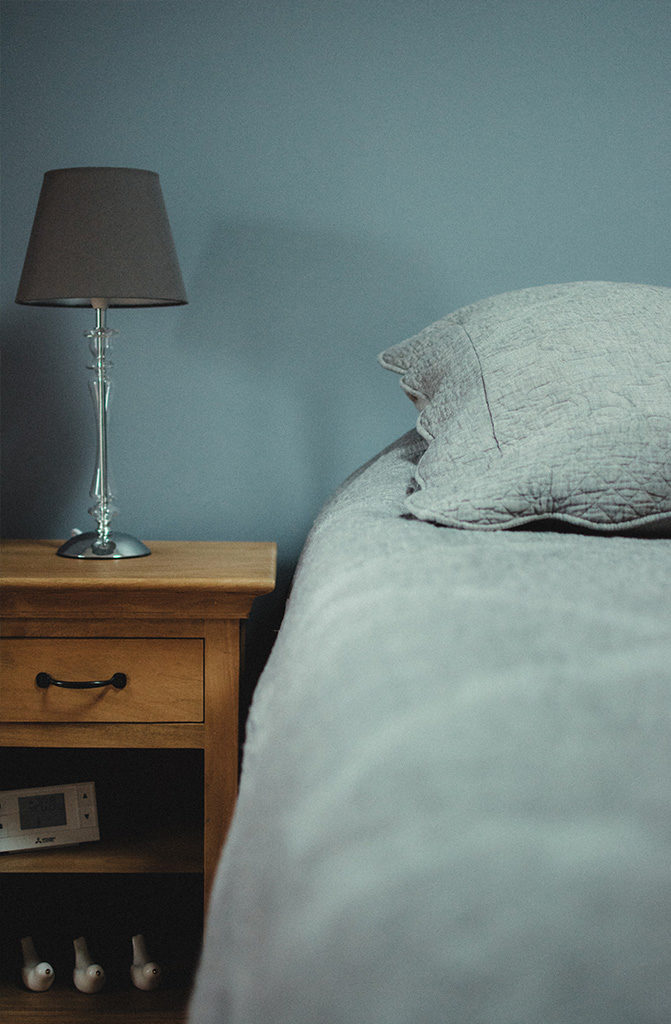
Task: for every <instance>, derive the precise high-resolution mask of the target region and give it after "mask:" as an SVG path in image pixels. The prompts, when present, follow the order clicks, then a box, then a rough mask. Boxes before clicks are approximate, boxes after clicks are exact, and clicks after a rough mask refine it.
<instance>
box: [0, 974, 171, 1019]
mask: <svg viewBox="0 0 671 1024" xmlns="http://www.w3.org/2000/svg"><path fill="white" fill-rule="evenodd" d="M188 998H189V992H188V989H181V990H180V989H174V988H165V989H158V990H157V991H156V992H140V991H138V990H137V989H135V988H130V989H126V990H123V991H121V990H120V991H113V990H110V991H105V990H103V991H102V992H98V993H97V994H96V995H85V994H84V993H82V992H77V991H76V989H72V990H68V989H66V988H60V987H59V986H58V983H57V982H56V983H55V984H54V987H53V988H51V989H49V990H48V991H47V992H29V991H28V990H27V989H24V988H19V987H18V986H15V985H11V984H6V985H0V1020H2V1021H7V1022H10V1021H11V1024H72V1021H87V1024H103V1022H105V1021H109V1022H110V1024H121V1022H122V1021H123V1024H133V1022H136V1024H184V1022H185V1021H186V1011H187V1003H188Z"/></svg>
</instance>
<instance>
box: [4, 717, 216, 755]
mask: <svg viewBox="0 0 671 1024" xmlns="http://www.w3.org/2000/svg"><path fill="white" fill-rule="evenodd" d="M204 746H205V725H204V724H203V723H202V722H189V723H183V722H176V723H175V722H161V723H155V722H151V723H149V724H147V723H144V722H131V723H127V722H122V723H119V722H109V723H89V722H79V723H71V722H44V723H36V722H12V723H9V724H7V725H2V726H0V747H73V748H79V747H84V748H86V747H109V748H115V747H116V748H117V749H123V748H137V749H140V750H149V749H152V748H157V749H169V748H174V749H199V748H203V747H204Z"/></svg>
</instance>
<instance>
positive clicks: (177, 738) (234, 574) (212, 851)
mask: <svg viewBox="0 0 671 1024" xmlns="http://www.w3.org/2000/svg"><path fill="white" fill-rule="evenodd" d="M150 547H151V551H152V554H151V555H150V556H149V557H147V558H133V559H123V560H118V561H89V560H74V559H65V558H58V557H56V554H55V551H56V548H57V544H56V542H51V541H6V542H4V543H3V544H2V547H1V548H0V551H1V553H2V571H3V577H4V581H3V586H2V594H3V604H2V640H1V641H0V657H1V660H0V669H1V673H2V674H1V676H0V748H2V749H0V789H18V788H23V787H29V786H44V785H51V784H55V785H61V784H64V783H66V782H77V781H79V782H84V781H90V780H93V781H94V782H95V784H96V790H97V798H98V815H99V821H100V834H101V838H100V841H99V842H93V843H85V844H82V845H80V846H69V847H67V846H63V847H60V848H54V849H50V850H30V851H27V852H16V853H0V905H1V906H2V915H1V924H0V931H1V932H2V935H1V937H0V954H1V955H0V1020H3V1021H4V1020H7V1021H8V1022H9V1021H12V1024H15V1022H16V1024H18V1022H20V1021H23V1022H28V1021H30V1022H31V1024H33V1022H34V1021H36V1020H39V1021H40V1022H45V1024H46V1022H56V1021H60V1022H65V1021H67V1022H74V1021H80V1020H81V1021H96V1022H98V1021H100V1022H104V1021H116V1022H120V1021H122V1020H123V1021H142V1022H145V1024H149V1022H152V1024H154V1022H159V1021H160V1022H161V1024H168V1022H176V1021H182V1020H183V1019H184V1008H185V1004H186V999H187V996H188V991H189V986H190V983H191V978H192V970H193V966H194V964H195V962H196V959H197V955H198V951H199V943H200V937H201V934H202V922H203V900H205V901H206V899H207V894H208V892H209V889H210V886H211V884H212V879H213V873H214V870H215V867H216V864H217V860H218V856H219V851H220V849H221V845H222V842H223V839H224V837H225V834H226V830H227V828H228V824H229V822H230V818H231V815H232V812H233V808H234V804H235V798H236V792H237V771H238V718H237V704H238V677H239V668H240V624H241V622H242V621H243V620H244V619H246V618H247V616H248V615H249V611H250V608H251V605H252V602H253V600H254V598H255V597H257V596H258V595H260V594H264V593H268V592H269V591H271V590H272V589H273V587H274V585H275V557H276V550H275V545H274V544H269V543H224V542H221V543H220V542H172V541H154V542H151V543H150ZM40 672H47V673H50V675H51V676H52V677H54V678H55V679H57V680H64V681H83V680H95V681H104V680H107V679H110V678H111V677H112V676H113V675H114V673H124V674H125V675H126V677H127V685H126V686H125V687H123V688H122V689H117V688H115V687H114V686H111V685H108V686H104V687H102V688H98V689H88V690H86V689H84V690H82V689H64V688H61V687H57V686H53V685H50V686H48V687H47V688H46V689H44V688H41V687H39V686H38V685H37V684H36V676H37V674H38V673H40ZM85 930H88V932H89V935H87V938H89V945H90V946H92V947H93V948H92V953H94V955H95V957H96V959H98V960H99V961H100V962H101V963H103V966H105V967H106V969H107V973H108V975H109V977H108V982H107V984H106V987H105V989H104V990H103V991H102V992H101V993H98V994H96V995H83V994H82V993H79V992H77V991H76V989H74V987H73V984H72V964H73V950H72V941H73V939H75V938H77V937H78V935H80V934H86V932H85ZM138 931H143V932H144V933H145V934H146V936H147V941H148V943H149V944H150V946H151V947H153V949H152V950H151V952H152V955H153V956H154V957H155V958H156V959H157V960H160V959H163V960H164V962H165V964H166V968H167V970H166V983H165V986H164V987H163V988H162V989H159V990H157V991H156V992H141V991H138V990H137V989H134V988H133V987H132V985H131V984H130V978H129V966H130V959H131V957H130V950H131V945H130V940H131V934H132V933H133V932H135V933H137V932H138ZM31 933H32V935H33V938H34V939H35V942H36V945H37V947H38V952H39V954H40V956H42V957H44V958H45V959H47V960H50V961H51V962H52V963H53V965H54V967H55V969H56V981H55V983H54V985H53V987H52V988H51V989H50V990H49V991H47V992H40V993H32V992H28V991H27V990H26V989H25V988H23V987H22V985H21V982H20V978H19V977H18V976H17V974H16V964H17V960H18V958H17V948H18V944H19V940H20V939H21V937H22V936H23V935H24V934H31ZM105 958H107V963H106V962H105Z"/></svg>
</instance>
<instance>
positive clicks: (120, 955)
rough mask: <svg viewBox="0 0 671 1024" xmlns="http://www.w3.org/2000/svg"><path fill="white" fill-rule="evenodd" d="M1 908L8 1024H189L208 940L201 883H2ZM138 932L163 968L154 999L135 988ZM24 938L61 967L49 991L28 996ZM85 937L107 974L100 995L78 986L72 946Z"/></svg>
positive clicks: (102, 879)
mask: <svg viewBox="0 0 671 1024" xmlns="http://www.w3.org/2000/svg"><path fill="white" fill-rule="evenodd" d="M0 906H1V907H2V930H1V934H0V1021H2V1022H3V1024H4V1022H5V1021H7V1024H10V1022H11V1024H14V1022H15V1021H17V1022H18V1021H26V1022H28V1021H30V1022H35V1024H38V1022H42V1021H50V1020H54V1021H68V1022H69V1024H71V1022H73V1021H87V1022H88V1024H94V1022H96V1024H97V1022H98V1021H106V1020H108V1019H110V1020H121V1019H124V1020H125V1019H128V1020H130V1021H133V1020H135V1019H136V1017H137V1019H138V1020H139V1021H146V1022H147V1024H149V1022H152V1021H154V1020H157V1021H161V1024H163V1022H164V1021H165V1022H170V1024H172V1022H173V1021H181V1020H182V1019H183V1011H184V1007H185V1005H186V1002H187V998H188V992H189V990H190V988H191V985H192V982H193V976H194V972H195V968H196V964H197V961H198V955H199V952H200V945H201V940H202V929H203V909H202V878H201V876H199V875H191V874H188V875H170V874H164V875H147V874H141V875H101V874H94V875H57V874H45V875H34V874H25V875H20V874H8V875H0ZM138 933H142V934H143V935H144V936H145V939H146V943H147V947H148V952H149V956H150V958H151V959H153V960H156V962H157V963H158V964H159V965H160V966H161V969H162V979H161V987H160V988H159V989H157V990H156V991H155V992H141V991H139V990H137V989H135V988H134V987H133V985H132V983H131V980H130V965H131V962H132V959H133V947H132V937H133V936H134V935H137V934H138ZM25 936H31V937H32V939H33V941H34V943H35V947H36V950H37V955H38V957H39V958H40V959H44V960H47V961H48V962H49V963H50V964H51V965H52V967H53V968H54V973H55V981H54V984H53V986H52V987H51V988H50V989H49V990H48V991H46V992H30V991H29V990H28V989H26V988H25V987H24V986H23V984H22V982H21V964H22V955H21V939H22V938H24V937H25ZM80 936H84V937H85V938H86V940H87V943H88V947H89V950H90V954H91V957H92V959H93V960H95V961H96V962H97V963H100V964H101V965H102V967H103V968H104V970H105V974H106V981H105V987H104V988H103V989H102V991H101V992H98V993H95V994H93V995H87V994H85V993H82V992H79V991H77V989H76V988H75V987H74V984H73V981H72V971H73V967H74V945H73V943H74V940H75V939H77V938H79V937H80ZM129 1007H131V1008H132V1013H131V1014H130V1016H128V1013H129V1009H128V1008H129ZM166 1010H169V1015H167V1016H166ZM10 1011H11V1012H10ZM123 1014H126V1018H124V1016H123ZM152 1014H154V1015H155V1016H152ZM161 1014H162V1015H163V1016H160V1015H161Z"/></svg>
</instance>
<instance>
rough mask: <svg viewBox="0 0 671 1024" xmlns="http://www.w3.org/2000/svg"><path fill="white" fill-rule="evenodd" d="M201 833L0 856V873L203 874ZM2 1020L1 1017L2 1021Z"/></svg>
mask: <svg viewBox="0 0 671 1024" xmlns="http://www.w3.org/2000/svg"><path fill="white" fill-rule="evenodd" d="M202 872H203V842H202V833H200V832H198V831H196V830H194V832H193V833H190V832H185V833H180V834H177V835H175V834H174V833H170V832H168V831H162V832H159V833H157V834H153V835H150V836H146V835H145V836H142V835H140V836H138V835H129V836H122V837H118V838H113V839H105V838H103V839H101V840H99V841H96V842H94V843H82V844H81V845H80V846H60V847H54V848H53V849H51V850H21V851H17V852H14V853H0V875H1V874H63V875H69V874H145V873H148V874H184V875H188V874H202ZM0 1019H1V1018H0Z"/></svg>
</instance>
